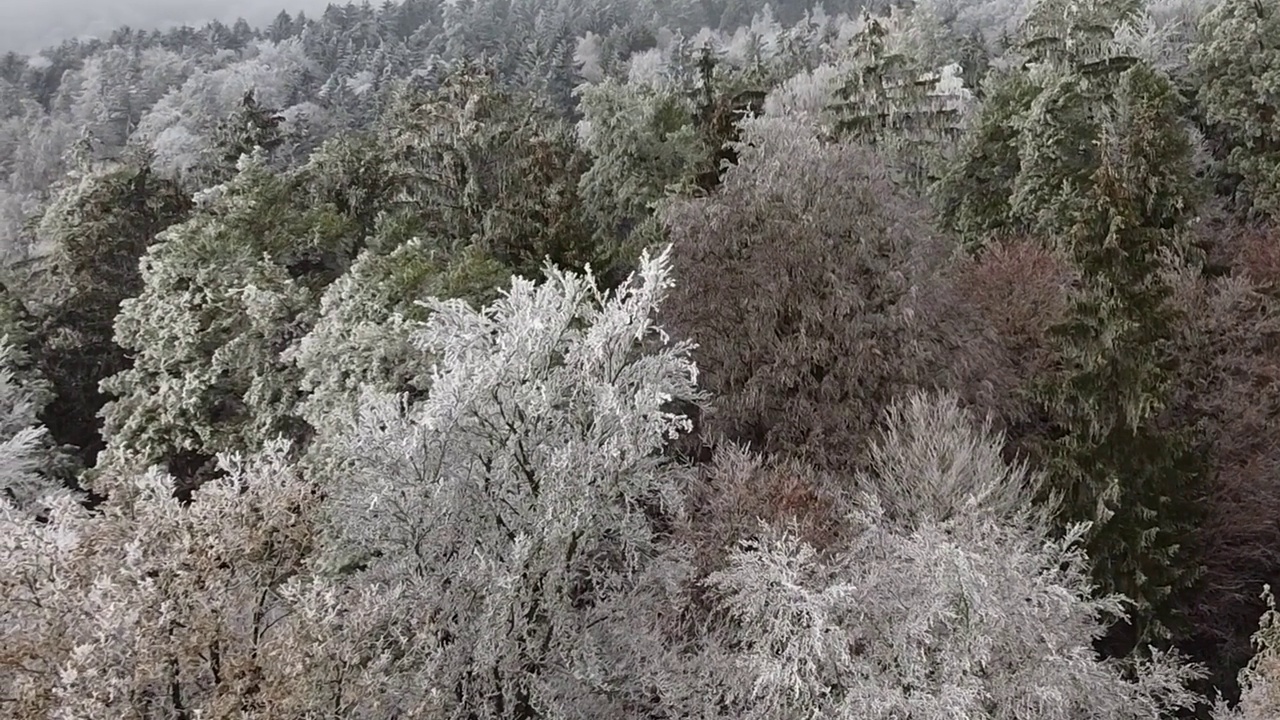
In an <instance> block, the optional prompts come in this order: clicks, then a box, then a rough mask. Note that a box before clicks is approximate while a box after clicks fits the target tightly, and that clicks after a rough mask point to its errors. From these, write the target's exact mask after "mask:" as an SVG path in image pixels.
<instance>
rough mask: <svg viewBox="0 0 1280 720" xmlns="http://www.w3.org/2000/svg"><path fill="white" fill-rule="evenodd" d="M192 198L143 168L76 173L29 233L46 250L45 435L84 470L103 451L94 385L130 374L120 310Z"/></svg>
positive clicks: (116, 166)
mask: <svg viewBox="0 0 1280 720" xmlns="http://www.w3.org/2000/svg"><path fill="white" fill-rule="evenodd" d="M190 205H191V202H190V199H189V198H188V196H187V195H186V194H185V193H184V192H182V190H181V189H180V188H179V187H178V186H177V185H176V184H175V183H173V182H172V181H169V180H166V179H164V178H161V177H157V176H156V175H155V174H153V173H152V172H151V169H150V167H148V162H147V160H146V159H145V158H144V159H141V160H139V161H133V162H126V163H112V164H108V165H102V166H99V167H94V168H87V169H86V170H85V171H84V172H81V173H78V176H77V177H75V178H73V182H71V183H70V184H69V185H68V187H67V188H65V189H64V190H63V191H62V192H61V193H60V194H59V195H58V197H57V198H55V199H54V201H53V203H52V204H51V205H50V206H49V208H48V210H46V211H45V213H44V216H43V218H41V221H40V225H39V227H38V230H37V236H38V238H39V239H40V242H41V243H42V245H43V246H45V247H48V248H49V249H50V250H51V255H50V260H51V263H50V268H49V273H48V276H47V278H46V284H47V286H48V287H47V290H46V291H45V293H43V296H41V297H38V298H37V300H38V302H39V304H40V305H41V306H43V307H42V309H41V311H40V315H41V328H40V349H39V351H38V352H39V360H40V366H41V371H42V372H43V374H44V376H45V377H46V378H47V379H48V380H49V381H50V382H51V383H52V384H53V391H54V394H55V398H54V400H53V402H52V404H51V405H50V407H49V410H48V413H47V417H48V418H49V429H50V431H51V432H52V433H53V434H54V436H55V437H57V438H58V440H59V441H60V442H63V443H68V444H71V445H74V446H76V447H77V448H79V450H80V455H81V459H82V460H83V461H84V462H85V463H86V464H90V465H91V464H92V463H93V459H94V456H95V455H96V454H97V452H98V450H100V449H101V441H100V438H99V429H100V423H99V421H98V417H97V416H98V412H99V411H100V410H101V409H102V406H103V404H104V403H105V402H106V398H105V397H104V396H103V395H102V394H101V393H100V392H99V388H98V383H99V382H101V381H102V380H103V379H104V378H107V377H110V376H111V375H114V374H116V373H118V372H121V371H123V370H124V369H126V368H127V367H128V366H129V358H128V356H127V354H126V352H125V350H124V349H123V348H122V347H120V346H119V345H117V344H116V343H115V340H114V337H113V336H114V324H115V319H116V314H117V313H118V312H119V310H120V304H121V302H123V301H124V300H127V299H129V298H132V297H135V296H137V295H138V294H139V293H140V292H141V291H142V286H143V283H142V277H141V275H140V273H139V269H138V263H139V260H140V259H141V258H142V256H143V254H144V253H145V252H146V250H147V248H148V247H149V246H150V245H151V244H152V243H153V242H154V241H155V239H156V236H157V235H159V233H160V232H161V231H163V230H164V229H165V228H167V227H169V226H170V225H173V224H175V223H177V222H179V221H181V220H182V219H184V218H185V217H186V215H187V213H188V212H189V211H190Z"/></svg>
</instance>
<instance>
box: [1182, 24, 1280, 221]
mask: <svg viewBox="0 0 1280 720" xmlns="http://www.w3.org/2000/svg"><path fill="white" fill-rule="evenodd" d="M1200 31H1201V35H1202V40H1201V42H1200V43H1199V44H1198V45H1197V46H1196V48H1195V50H1194V52H1193V53H1192V64H1193V67H1194V69H1195V71H1196V74H1197V76H1198V77H1197V79H1198V80H1199V87H1200V91H1199V101H1200V104H1201V106H1202V107H1203V108H1204V113H1205V117H1206V119H1207V120H1208V121H1209V123H1210V124H1211V127H1212V128H1213V130H1214V132H1215V133H1216V134H1218V135H1220V136H1221V138H1222V139H1223V140H1224V141H1225V145H1226V147H1225V148H1224V149H1225V150H1226V152H1227V166H1228V168H1229V169H1230V171H1231V172H1233V173H1237V174H1239V176H1240V177H1241V178H1242V179H1243V184H1242V188H1241V189H1242V190H1243V191H1244V195H1245V196H1246V197H1245V199H1246V207H1247V208H1249V209H1251V210H1252V211H1253V212H1254V213H1256V214H1259V215H1263V216H1268V217H1271V218H1280V9H1278V8H1277V7H1276V6H1275V5H1274V4H1272V3H1266V2H1254V1H1253V0H1222V2H1219V3H1218V4H1217V6H1216V7H1215V8H1213V9H1212V10H1210V11H1209V12H1208V13H1207V14H1206V15H1205V16H1204V19H1203V20H1202V21H1201V25H1200Z"/></svg>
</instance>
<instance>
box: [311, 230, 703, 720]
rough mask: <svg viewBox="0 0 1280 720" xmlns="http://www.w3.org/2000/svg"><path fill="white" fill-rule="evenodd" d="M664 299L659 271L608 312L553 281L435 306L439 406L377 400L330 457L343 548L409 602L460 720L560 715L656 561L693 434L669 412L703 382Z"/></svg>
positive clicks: (649, 263) (637, 282)
mask: <svg viewBox="0 0 1280 720" xmlns="http://www.w3.org/2000/svg"><path fill="white" fill-rule="evenodd" d="M671 282H672V281H671V278H670V275H669V271H668V256H667V254H666V253H663V254H662V255H660V256H658V257H655V258H650V257H648V256H646V257H645V258H644V259H643V260H642V263H641V269H640V271H639V273H638V274H637V275H636V276H634V277H633V278H632V280H631V281H630V282H629V283H628V284H626V285H625V286H624V287H623V288H622V289H621V290H619V291H618V292H617V293H616V294H612V295H606V294H602V293H601V292H600V291H599V290H597V289H596V286H595V282H594V279H593V278H592V277H591V276H590V274H588V275H586V276H579V275H573V274H569V273H565V272H561V271H559V270H556V269H554V268H550V269H548V279H547V280H546V282H544V283H543V284H541V285H535V284H534V283H532V282H529V281H526V280H523V279H519V278H517V279H515V280H514V281H513V286H512V289H511V290H510V292H509V293H507V294H506V296H505V297H503V298H502V299H500V300H499V301H497V302H495V303H494V304H493V305H491V306H489V307H487V308H485V309H483V310H479V311H477V310H475V309H473V308H472V307H470V306H469V305H468V304H466V303H465V302H463V301H459V300H454V301H440V300H435V301H431V302H429V303H427V304H428V305H429V306H430V308H431V310H432V314H431V316H430V319H429V320H428V321H427V322H426V323H425V324H424V325H423V327H422V328H421V330H420V332H419V333H418V334H417V337H416V338H415V342H416V344H417V346H418V348H419V350H420V351H421V352H423V353H426V354H428V355H430V356H432V357H434V358H436V360H437V364H436V367H435V369H434V371H433V378H432V382H431V387H430V392H429V393H428V395H427V397H426V398H425V399H423V400H420V401H417V402H411V401H409V400H408V399H407V398H405V397H397V396H394V395H390V394H386V393H378V392H367V393H366V394H365V396H364V398H363V402H362V407H361V409H360V411H359V414H358V416H357V417H355V418H354V419H353V420H352V421H351V422H350V424H349V427H348V428H347V429H346V432H339V433H338V437H337V438H336V439H335V440H334V441H333V443H332V445H331V446H330V447H329V448H328V452H330V453H331V454H332V455H333V456H334V458H335V459H336V460H337V464H339V465H342V466H344V467H345V468H346V473H345V476H344V477H345V480H342V481H340V482H338V483H336V486H335V487H333V488H331V490H330V491H329V492H330V498H331V500H330V502H331V507H330V510H331V512H330V516H331V517H332V518H333V521H334V524H335V530H336V532H337V535H338V537H339V539H340V540H341V541H342V543H343V546H344V547H346V548H347V549H349V550H350V551H351V552H352V553H354V554H355V555H356V556H364V557H370V556H376V559H374V560H371V561H370V563H369V567H368V570H367V571H366V573H365V576H366V577H367V579H368V581H369V582H372V583H377V584H385V585H387V586H388V587H389V588H390V587H401V588H402V589H401V590H400V592H403V593H404V595H403V601H404V602H406V603H409V604H410V605H411V606H412V607H413V612H412V614H413V615H414V617H415V622H416V623H420V625H419V627H418V628H417V630H416V635H417V638H418V639H417V641H416V642H418V643H420V644H421V647H423V648H437V649H438V655H437V656H435V657H434V659H432V660H431V666H429V667H426V668H421V669H420V671H417V672H415V675H416V676H417V677H418V678H420V681H421V682H425V683H427V686H426V687H425V688H423V689H424V691H426V693H427V694H428V695H432V694H434V695H432V696H435V697H438V698H440V699H441V700H440V702H442V703H444V704H445V705H446V706H448V707H451V708H452V710H451V712H452V711H454V710H456V711H457V712H461V713H464V714H465V713H467V712H475V713H478V714H479V716H481V717H498V716H502V715H503V713H504V712H510V709H511V708H513V707H516V706H520V705H522V704H532V705H534V706H540V707H545V706H546V705H547V704H548V703H554V702H555V701H554V700H553V699H552V696H554V695H557V692H556V691H555V689H554V688H555V687H557V686H561V685H563V683H564V682H565V680H564V678H565V677H566V673H569V674H570V675H571V674H572V670H573V667H574V666H576V665H577V664H578V661H577V660H575V658H576V657H577V656H578V655H579V654H580V653H581V652H582V648H583V647H584V643H585V642H587V638H588V636H589V635H590V634H591V633H592V632H593V631H592V630H590V627H591V625H592V624H593V623H592V622H591V620H592V618H593V617H595V618H596V619H597V620H599V619H601V618H600V617H599V615H600V613H603V612H604V610H603V609H602V608H603V607H604V605H605V604H606V603H607V602H608V601H609V600H610V599H611V598H612V597H615V596H617V595H618V594H619V593H621V592H623V591H625V589H626V588H628V587H629V586H631V585H632V584H633V582H634V581H633V578H634V577H635V576H636V574H637V573H639V572H641V571H642V569H643V568H644V567H645V566H646V565H647V564H648V559H649V558H651V557H652V556H653V555H654V554H655V553H656V544H655V543H656V540H655V535H654V528H653V527H652V523H653V519H652V516H653V515H655V514H656V515H663V514H670V513H674V512H677V511H678V509H679V505H680V497H679V484H680V479H681V477H682V474H681V472H680V471H679V470H676V469H674V468H672V467H669V466H668V465H666V464H665V463H664V462H663V461H662V460H661V458H660V457H659V454H658V452H659V450H660V449H661V448H662V446H663V444H664V442H665V441H666V440H667V439H669V438H673V437H675V436H676V435H677V434H679V433H681V432H685V431H687V430H688V421H687V419H685V418H683V417H680V416H677V415H674V414H672V413H670V412H668V411H667V410H666V409H665V408H666V404H667V402H668V401H670V400H671V399H673V398H690V397H695V390H694V386H695V383H696V370H695V367H694V365H693V363H692V361H690V360H689V358H688V350H689V348H688V347H687V346H686V345H683V344H668V343H667V340H666V338H665V336H664V335H663V333H662V332H661V330H660V329H659V328H658V327H657V326H655V324H654V322H653V319H652V316H653V313H654V311H655V310H656V308H657V306H658V303H659V302H660V301H661V300H662V298H663V296H664V295H665V293H666V291H667V290H668V288H669V287H670V285H671ZM402 583H403V584H404V585H403V586H402V585H401V584H402ZM428 654H429V653H428ZM400 671H401V672H404V673H408V672H414V671H413V670H412V669H411V668H410V667H409V666H408V665H405V666H402V668H401V670H400ZM557 678H559V679H557ZM503 708H507V710H505V711H504V710H503Z"/></svg>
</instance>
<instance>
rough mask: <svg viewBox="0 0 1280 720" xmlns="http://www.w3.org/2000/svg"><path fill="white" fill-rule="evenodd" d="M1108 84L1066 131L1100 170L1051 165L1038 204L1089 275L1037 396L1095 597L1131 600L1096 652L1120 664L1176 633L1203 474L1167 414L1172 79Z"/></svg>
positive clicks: (1176, 180) (1180, 226) (1180, 164)
mask: <svg viewBox="0 0 1280 720" xmlns="http://www.w3.org/2000/svg"><path fill="white" fill-rule="evenodd" d="M1114 82H1115V85H1114V88H1113V91H1112V97H1114V99H1115V102H1114V103H1113V104H1112V105H1110V106H1108V107H1104V108H1102V109H1101V110H1098V111H1097V115H1096V119H1097V121H1098V122H1097V123H1096V124H1093V125H1089V124H1086V125H1084V126H1083V127H1082V128H1075V129H1073V132H1081V131H1083V130H1085V129H1088V128H1090V127H1092V129H1093V134H1092V137H1091V138H1090V140H1091V147H1092V148H1093V154H1092V155H1091V156H1090V157H1091V160H1092V165H1093V167H1091V168H1088V167H1086V168H1080V167H1077V166H1076V165H1075V164H1074V163H1073V164H1072V165H1070V166H1061V165H1060V166H1058V167H1059V170H1060V172H1061V173H1063V176H1064V177H1069V178H1071V180H1070V181H1069V182H1067V183H1065V185H1064V186H1062V187H1064V188H1068V189H1069V190H1058V191H1057V192H1055V193H1052V194H1048V193H1046V194H1045V195H1044V196H1043V199H1042V200H1041V203H1042V204H1041V205H1040V207H1041V209H1042V212H1041V213H1040V220H1041V221H1042V222H1041V223H1040V224H1041V227H1042V230H1044V231H1045V232H1048V233H1053V234H1054V236H1056V237H1060V238H1061V239H1062V240H1063V241H1064V243H1065V245H1066V249H1067V251H1068V252H1069V253H1070V256H1071V257H1072V258H1073V260H1074V262H1075V264H1076V266H1077V268H1078V269H1079V273H1080V281H1079V284H1078V286H1077V287H1076V288H1075V289H1074V293H1073V298H1072V305H1071V312H1070V314H1069V317H1068V319H1067V320H1066V321H1065V322H1063V323H1061V324H1059V325H1057V326H1055V327H1054V328H1052V329H1051V337H1052V338H1053V341H1054V345H1055V346H1056V351H1057V357H1058V363H1057V368H1056V370H1055V371H1054V372H1053V373H1052V374H1051V375H1050V376H1049V377H1048V378H1046V380H1045V382H1044V383H1043V384H1042V386H1041V388H1040V393H1039V394H1040V397H1041V399H1042V401H1043V402H1044V405H1045V408H1046V409H1047V411H1048V413H1049V416H1050V417H1051V418H1052V421H1053V423H1054V425H1055V429H1056V432H1057V435H1056V437H1054V438H1053V439H1052V440H1051V441H1050V442H1049V443H1048V445H1047V447H1046V450H1047V459H1048V461H1049V467H1050V469H1051V473H1050V478H1051V483H1052V486H1053V489H1054V490H1056V491H1057V492H1060V493H1062V494H1063V496H1064V497H1065V498H1066V503H1065V504H1064V517H1063V520H1064V522H1074V521H1092V522H1094V523H1095V525H1094V527H1093V531H1092V534H1091V535H1090V536H1089V539H1088V550H1089V557H1090V559H1091V561H1092V563H1093V566H1094V574H1095V580H1096V581H1097V582H1098V584H1099V589H1100V591H1102V592H1108V593H1109V592H1120V593H1123V594H1124V595H1126V596H1127V597H1128V598H1130V600H1132V602H1133V607H1132V611H1131V615H1130V618H1129V619H1128V621H1127V622H1124V623H1119V624H1118V625H1117V626H1116V627H1115V628H1114V630H1113V632H1112V633H1111V634H1110V635H1109V636H1108V638H1107V639H1106V641H1105V642H1104V643H1103V645H1102V649H1103V650H1104V651H1105V652H1106V653H1107V654H1110V655H1124V654H1127V653H1128V652H1130V651H1131V650H1134V649H1135V648H1137V647H1139V646H1140V645H1144V644H1147V643H1159V642H1164V641H1167V640H1169V639H1170V638H1171V637H1172V631H1173V629H1174V628H1176V627H1177V626H1178V625H1180V618H1179V617H1178V615H1177V611H1176V608H1177V605H1178V603H1179V601H1180V600H1181V593H1184V592H1185V591H1187V590H1188V589H1189V588H1190V587H1192V585H1193V584H1194V582H1195V580H1196V578H1197V577H1198V575H1199V566H1198V563H1197V562H1196V558H1195V555H1194V553H1193V552H1192V548H1191V547H1189V545H1188V539H1189V538H1190V537H1191V535H1190V532H1191V530H1192V529H1193V528H1194V527H1195V526H1196V522H1197V517H1198V510H1197V505H1198V504H1199V502H1200V501H1201V498H1202V492H1203V491H1202V483H1203V480H1204V477H1203V472H1202V470H1203V469H1202V466H1201V463H1200V462H1199V461H1198V458H1197V455H1196V453H1195V449H1194V448H1195V438H1194V436H1193V435H1192V434H1191V432H1190V428H1186V427H1179V426H1176V425H1172V426H1171V425H1170V423H1169V422H1168V412H1167V411H1168V407H1169V403H1170V400H1171V397H1172V393H1173V390H1174V387H1173V382H1174V378H1175V376H1176V372H1177V357H1176V356H1175V355H1174V353H1173V351H1172V339H1173V335H1174V328H1175V327H1176V324H1177V322H1178V315H1177V313H1176V311H1175V310H1174V309H1173V307H1172V306H1171V304H1170V299H1171V288H1170V285H1169V281H1168V280H1167V278H1166V274H1165V273H1164V272H1163V271H1164V270H1165V269H1166V268H1167V264H1168V263H1169V261H1170V259H1173V260H1174V261H1175V262H1178V259H1177V258H1178V257H1179V255H1181V254H1182V253H1183V248H1184V242H1185V232H1186V226H1187V222H1188V220H1189V219H1190V217H1191V214H1192V212H1193V209H1194V201H1195V198H1196V192H1195V188H1194V185H1193V183H1192V180H1191V179H1192V177H1193V172H1192V167H1191V152H1192V150H1191V145H1190V141H1189V136H1188V134H1187V131H1186V129H1185V127H1184V125H1183V123H1182V119H1181V117H1180V116H1179V115H1178V112H1177V108H1178V107H1179V103H1178V98H1177V96H1176V92H1175V91H1174V89H1173V86H1172V84H1171V82H1170V81H1169V79H1168V78H1167V77H1166V76H1164V75H1162V74H1161V73H1159V72H1158V71H1156V70H1154V69H1152V68H1150V67H1148V66H1147V65H1145V64H1142V63H1139V64H1136V65H1134V66H1133V67H1131V68H1130V69H1128V70H1125V71H1124V72H1123V73H1120V74H1119V75H1118V76H1117V77H1116V78H1115V79H1114ZM1082 85H1083V84H1082ZM1060 97H1062V98H1064V99H1069V100H1072V101H1073V102H1077V103H1086V102H1088V100H1087V99H1086V98H1087V96H1086V95H1084V94H1064V95H1061V96H1060ZM1068 109H1069V108H1062V109H1060V110H1059V111H1056V116H1057V117H1059V118H1061V117H1064V116H1066V117H1070V113H1068V112H1067V110H1068ZM1061 137H1065V136H1060V137H1046V138H1045V141H1046V142H1049V143H1055V144H1058V145H1060V144H1061V143H1062V142H1063V141H1062V140H1061ZM1082 149H1083V148H1082ZM1073 192H1074V193H1078V194H1073Z"/></svg>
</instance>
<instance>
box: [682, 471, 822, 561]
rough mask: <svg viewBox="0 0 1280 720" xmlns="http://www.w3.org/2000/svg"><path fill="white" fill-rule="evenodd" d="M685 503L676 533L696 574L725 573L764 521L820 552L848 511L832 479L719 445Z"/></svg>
mask: <svg viewBox="0 0 1280 720" xmlns="http://www.w3.org/2000/svg"><path fill="white" fill-rule="evenodd" d="M688 503H689V505H688V509H689V514H688V517H687V522H686V523H685V524H684V525H683V526H682V527H681V530H680V533H681V535H682V536H683V539H685V540H686V541H688V542H689V544H690V547H691V548H692V549H693V557H694V559H695V562H696V563H697V570H698V572H699V575H700V576H705V575H706V574H707V573H710V572H715V571H717V570H722V569H724V567H725V561H726V559H727V558H728V556H729V553H730V552H732V551H733V550H734V549H735V548H736V547H737V545H738V543H739V542H740V541H743V540H749V539H751V538H753V537H755V536H756V534H757V533H758V532H759V531H760V529H761V525H760V524H761V523H762V522H763V523H765V524H767V525H769V526H772V527H776V528H782V527H789V528H791V529H792V531H793V532H794V533H795V534H796V535H797V536H798V537H799V538H800V539H802V540H804V541H805V542H806V543H808V544H810V545H812V546H813V547H815V548H817V549H818V550H823V549H825V548H828V547H831V546H833V545H834V544H835V542H836V541H837V539H839V537H840V532H841V529H842V528H843V524H842V521H843V512H844V511H845V510H846V509H847V507H846V503H845V502H844V500H843V499H842V498H841V493H840V492H839V489H838V488H837V487H836V485H835V483H834V482H833V481H832V480H831V479H830V478H828V477H826V476H823V475H822V474H821V473H818V472H816V471H814V470H813V469H812V468H810V467H807V466H805V465H804V464H803V463H800V462H796V461H778V462H766V461H764V460H762V459H761V458H760V457H759V456H757V455H755V454H753V453H750V452H749V451H747V450H745V449H743V448H740V447H737V446H734V445H721V446H720V447H718V448H717V449H716V452H715V458H714V460H713V461H712V462H711V463H710V464H707V465H703V466H702V467H701V468H700V471H699V473H698V476H697V478H696V480H695V481H694V483H693V484H692V486H691V487H690V490H689V495H688Z"/></svg>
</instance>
